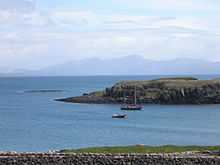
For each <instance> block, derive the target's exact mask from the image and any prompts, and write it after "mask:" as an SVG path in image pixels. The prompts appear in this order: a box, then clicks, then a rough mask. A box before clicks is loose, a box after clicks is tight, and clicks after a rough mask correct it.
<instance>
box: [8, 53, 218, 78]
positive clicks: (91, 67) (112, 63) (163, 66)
mask: <svg viewBox="0 0 220 165" xmlns="http://www.w3.org/2000/svg"><path fill="white" fill-rule="evenodd" d="M152 74H153V75H154V74H157V75H184V74H220V62H210V61H205V60H199V59H174V60H169V61H161V60H157V61H154V60H148V59H145V58H143V57H142V56H137V55H133V56H126V57H121V58H112V59H99V58H88V59H84V60H78V61H70V62H67V63H64V64H59V65H54V66H50V67H47V68H44V69H40V70H37V71H23V72H22V73H21V71H20V72H19V74H18V75H31V76H39V75H42V76H47V75H51V76H56V75H64V76H65V75H152ZM12 75H16V73H13V74H12Z"/></svg>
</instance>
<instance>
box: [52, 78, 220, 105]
mask: <svg viewBox="0 0 220 165" xmlns="http://www.w3.org/2000/svg"><path fill="white" fill-rule="evenodd" d="M134 87H136V88H137V101H138V102H139V103H142V104H220V79H213V80H198V79H196V78H193V77H179V78H160V79H155V80H143V81H122V82H118V83H116V84H115V85H113V86H112V87H110V88H106V89H105V90H103V91H95V92H92V93H84V94H83V95H82V96H77V97H68V98H61V99H56V101H63V102H70V103H91V104H120V103H123V100H124V97H125V96H129V97H130V96H132V95H133V91H134ZM128 101H129V100H128Z"/></svg>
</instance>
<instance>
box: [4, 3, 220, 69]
mask: <svg viewBox="0 0 220 165" xmlns="http://www.w3.org/2000/svg"><path fill="white" fill-rule="evenodd" d="M219 45H220V1H219V0H135V1H134V0H105V1H104V0H80V1H76V0H7V1H6V0H0V69H1V70H4V71H9V72H10V71H12V70H16V69H28V70H34V69H39V68H44V67H47V66H51V65H56V64H59V63H65V62H67V61H73V60H79V59H85V58H94V57H98V58H101V59H105V58H117V57H122V56H128V55H140V56H143V57H145V58H146V59H152V60H170V59H176V58H193V59H204V60H210V61H220V46H219Z"/></svg>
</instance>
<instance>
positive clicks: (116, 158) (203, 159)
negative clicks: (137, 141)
mask: <svg viewBox="0 0 220 165" xmlns="http://www.w3.org/2000/svg"><path fill="white" fill-rule="evenodd" d="M29 164H33V165H35V164H36V165H75V164H77V165H115V164H123V165H131V164H132V165H136V164H137V165H142V164H148V165H166V164H167V165H172V164H178V165H182V164H193V165H209V164H210V165H219V164H220V156H219V155H210V154H207V153H193V152H186V153H172V154H171V153H170V154H164V153H162V154H159V153H157V154H153V153H151V154H138V153H133V154H132V153H130V154H101V153H99V154H94V153H75V154H74V153H72V154H65V153H0V165H29Z"/></svg>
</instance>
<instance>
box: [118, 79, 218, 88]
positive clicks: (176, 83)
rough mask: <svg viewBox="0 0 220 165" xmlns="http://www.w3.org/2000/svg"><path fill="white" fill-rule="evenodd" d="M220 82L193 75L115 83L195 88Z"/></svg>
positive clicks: (119, 86)
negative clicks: (198, 78)
mask: <svg viewBox="0 0 220 165" xmlns="http://www.w3.org/2000/svg"><path fill="white" fill-rule="evenodd" d="M212 84H220V79H214V80H197V79H196V78H191V77H188V78H187V77H183V78H181V77H177V78H161V79H155V80H139V81H121V82H118V83H116V84H115V85H114V87H116V88H121V87H126V86H136V87H143V86H148V87H165V88H187V87H189V88H191V87H192V88H193V87H197V88H198V87H202V86H206V85H212Z"/></svg>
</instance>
